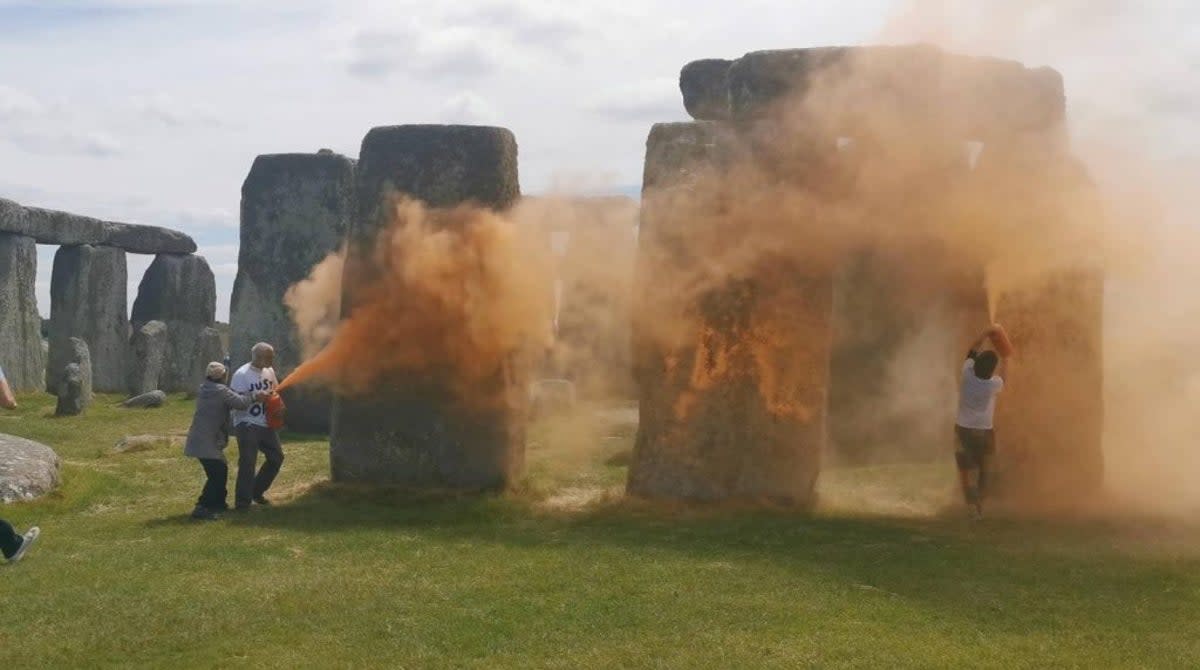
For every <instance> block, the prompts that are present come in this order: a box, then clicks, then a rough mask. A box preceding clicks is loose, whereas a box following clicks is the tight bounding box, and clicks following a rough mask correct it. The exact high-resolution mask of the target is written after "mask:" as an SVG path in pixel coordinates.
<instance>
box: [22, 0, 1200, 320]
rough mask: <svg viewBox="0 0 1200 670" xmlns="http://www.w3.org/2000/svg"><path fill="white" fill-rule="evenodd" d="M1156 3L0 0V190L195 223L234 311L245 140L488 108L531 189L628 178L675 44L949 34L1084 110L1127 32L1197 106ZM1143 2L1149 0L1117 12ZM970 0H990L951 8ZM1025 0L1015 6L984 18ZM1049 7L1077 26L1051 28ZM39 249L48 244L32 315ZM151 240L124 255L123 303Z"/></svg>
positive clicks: (1182, 57) (86, 208)
mask: <svg viewBox="0 0 1200 670" xmlns="http://www.w3.org/2000/svg"><path fill="white" fill-rule="evenodd" d="M1158 2H1159V3H1160V4H1154V3H1123V2H1121V1H1120V0H1088V1H1087V2H1082V1H1081V0H1061V1H1060V2H1054V3H1030V2H1028V0H1004V2H1000V0H980V2H975V3H969V2H965V1H964V2H958V3H956V2H954V1H953V0H938V1H936V2H929V1H925V2H907V1H903V0H841V1H840V2H828V1H827V0H778V1H777V0H740V1H739V2H728V0H724V1H722V2H711V1H708V0H690V1H684V0H679V1H667V0H662V1H654V2H650V1H647V2H637V3H616V2H611V1H606V2H592V1H590V0H588V1H580V2H545V1H538V0H457V1H456V2H453V3H449V2H443V3H430V2H427V1H421V2H407V1H405V0H398V1H391V2H371V1H367V0H286V1H283V0H281V1H277V2H264V1H258V0H240V1H238V2H221V1H206V2H168V1H166V0H161V1H154V0H142V1H136V0H43V1H36V2H34V1H27V0H16V1H12V0H0V34H3V35H4V38H3V40H0V197H6V198H9V199H13V200H16V201H18V202H20V203H22V204H27V205H37V206H43V207H51V208H57V209H64V210H67V211H71V212H76V213H80V214H87V215H91V216H97V217H101V218H109V219H113V220H120V221H128V222H133V223H144V224H153V225H159V226H167V227H170V228H176V229H179V230H182V231H184V232H187V233H188V234H190V235H192V236H193V237H194V238H195V239H196V241H197V243H198V244H199V246H200V253H201V254H202V255H204V256H205V257H206V258H207V259H208V261H209V263H210V265H211V266H212V268H213V271H214V273H215V275H216V278H217V291H218V304H217V317H218V319H220V320H226V319H227V317H228V310H229V296H230V292H231V288H232V284H233V278H234V275H235V274H236V271H237V244H238V210H239V200H240V188H241V183H242V181H243V179H244V178H245V176H246V173H247V172H248V170H249V168H250V165H251V162H252V161H253V160H254V157H255V156H256V155H258V154H263V153H279V152H312V151H316V150H318V149H320V148H326V147H327V148H331V149H333V150H335V151H338V152H340V153H343V154H346V155H348V156H351V157H355V156H357V154H358V147H359V143H360V141H361V139H362V137H363V135H364V134H365V133H366V132H367V130H369V129H370V128H371V127H373V126H379V125H393V124H403V123H481V124H494V125H502V126H506V127H508V128H510V129H512V130H513V132H514V133H515V134H516V136H517V141H518V144H519V151H520V168H519V169H520V175H521V185H522V190H523V191H524V192H525V193H533V194H536V193H545V192H549V191H553V190H559V191H571V192H589V193H591V192H597V193H626V194H636V193H637V191H638V189H639V188H640V181H641V169H642V159H643V154H644V147H645V140H646V135H647V133H648V131H649V129H650V126H651V125H652V124H653V123H655V122H660V121H682V120H686V118H687V117H686V114H685V112H684V110H683V105H682V100H681V98H680V94H679V91H678V86H677V78H678V73H679V69H680V67H681V66H682V65H684V64H685V63H687V62H688V61H691V60H695V59H698V58H709V57H724V58H735V57H737V56H740V55H742V54H743V53H746V52H749V51H754V50H759V49H768V48H786V47H805V46H818V45H828V44H862V43H868V42H872V41H875V40H880V39H884V40H889V39H891V38H895V40H896V41H907V40H908V39H909V38H911V37H912V36H914V35H916V36H919V37H922V38H929V39H935V40H937V39H945V38H947V33H953V35H951V37H952V39H956V40H959V41H961V42H962V43H963V46H964V47H971V48H973V49H974V50H979V51H983V52H993V53H995V54H996V55H1005V56H1014V57H1021V58H1023V59H1025V60H1026V61H1027V62H1028V63H1029V64H1031V65H1041V64H1052V65H1056V66H1059V67H1060V69H1063V70H1064V72H1065V74H1066V75H1067V77H1068V89H1069V91H1070V89H1071V86H1072V83H1073V77H1078V79H1079V80H1080V81H1082V82H1083V86H1082V88H1084V89H1086V90H1088V91H1094V92H1096V95H1095V96H1093V97H1091V98H1089V97H1088V96H1086V95H1085V96H1083V97H1082V98H1073V99H1072V101H1073V105H1074V106H1075V107H1076V108H1079V109H1073V110H1072V113H1073V114H1074V115H1075V117H1077V118H1079V119H1082V121H1081V123H1080V124H1079V126H1080V128H1081V130H1080V132H1088V131H1089V129H1091V130H1092V131H1093V132H1105V131H1104V129H1105V128H1111V127H1112V126H1111V125H1110V124H1114V123H1115V124H1120V123H1126V125H1128V124H1136V123H1137V120H1138V119H1139V118H1141V117H1139V115H1143V116H1144V115H1145V114H1147V113H1150V112H1147V111H1146V109H1145V107H1144V105H1142V104H1141V103H1142V102H1144V101H1142V100H1140V99H1139V100H1138V105H1137V106H1136V107H1130V103H1131V102H1132V101H1130V100H1124V101H1122V100H1120V99H1119V98H1120V96H1122V95H1125V96H1128V95H1131V94H1132V93H1131V92H1134V93H1136V94H1138V95H1141V94H1142V93H1145V91H1140V92H1138V90H1137V87H1138V86H1140V85H1143V84H1146V77H1144V76H1143V75H1142V73H1140V72H1138V71H1137V70H1136V68H1135V70H1134V75H1130V76H1135V75H1136V81H1121V76H1123V75H1122V73H1120V72H1113V71H1112V67H1111V63H1112V61H1111V60H1109V59H1101V60H1100V61H1096V60H1090V59H1088V58H1083V57H1080V55H1081V54H1086V53H1089V50H1091V53H1095V51H1094V50H1095V49H1096V48H1097V47H1102V46H1103V45H1105V44H1109V45H1111V48H1112V49H1114V50H1129V54H1130V55H1129V58H1128V60H1129V62H1130V63H1136V64H1139V66H1145V67H1148V68H1159V69H1161V70H1162V71H1161V72H1158V73H1157V75H1158V76H1159V77H1160V78H1161V79H1162V81H1158V82H1157V84H1156V83H1155V81H1150V83H1149V84H1146V85H1149V86H1152V88H1153V90H1152V91H1150V92H1149V95H1150V98H1151V99H1152V101H1153V102H1154V104H1157V105H1161V108H1159V109H1157V110H1156V111H1155V112H1154V113H1162V114H1166V115H1167V116H1170V114H1171V113H1172V110H1174V113H1175V116H1176V117H1178V118H1177V122H1178V127H1179V128H1180V129H1183V128H1185V127H1186V128H1190V125H1191V122H1192V120H1193V119H1194V118H1195V117H1194V114H1193V112H1194V109H1195V108H1194V106H1193V105H1194V103H1195V102H1196V101H1195V100H1194V99H1193V98H1194V96H1195V95H1196V94H1194V93H1192V92H1190V91H1189V90H1187V87H1186V86H1183V85H1181V83H1179V82H1181V80H1180V79H1175V80H1174V81H1175V82H1177V83H1174V84H1172V80H1171V78H1172V77H1177V78H1179V77H1181V78H1182V81H1186V80H1188V79H1190V73H1191V72H1194V71H1195V69H1194V66H1195V64H1196V57H1195V53H1194V52H1195V49H1194V48H1192V47H1190V46H1189V48H1188V49H1185V50H1183V51H1178V50H1177V49H1179V47H1180V45H1181V40H1183V41H1186V43H1187V45H1192V44H1193V43H1194V44H1200V39H1195V38H1196V37H1197V35H1196V29H1195V28H1193V27H1192V26H1197V25H1200V21H1196V20H1191V21H1188V20H1187V17H1188V16H1189V15H1191V16H1193V18H1195V17H1196V16H1197V15H1200V11H1198V10H1196V9H1193V8H1192V7H1191V5H1192V3H1191V2H1183V1H1177V0H1158ZM1145 4H1150V5H1151V6H1153V7H1158V10H1157V11H1152V12H1149V13H1143V14H1139V15H1138V16H1136V17H1130V16H1128V15H1125V14H1123V12H1126V11H1128V10H1129V8H1131V7H1139V6H1142V5H1145ZM968 5H970V6H972V7H976V8H978V7H984V8H985V9H986V10H987V11H984V12H983V13H982V14H980V15H968V14H964V13H963V8H964V7H967V6H968ZM1034 5H1052V6H1053V7H1052V8H1050V9H1044V10H1040V9H1038V7H1035V6H1034ZM1017 6H1020V7H1022V8H1023V11H1022V12H1013V13H1012V14H1013V18H1012V21H1011V22H1010V23H1011V25H1010V24H1008V23H1004V22H997V21H995V20H994V19H995V16H997V14H996V12H997V11H999V10H997V9H996V8H997V7H1004V8H1011V7H1017ZM988 7H990V9H987V8H988ZM1097 8H1099V9H1097ZM1024 10H1032V11H1024ZM1006 11H1007V10H1006ZM1001 15H1003V13H1002V14H1001ZM906 17H907V18H906ZM931 17H932V18H931ZM906 20H908V21H909V23H905V21H906ZM969 20H970V21H974V23H973V24H971V26H970V27H969V28H968V27H967V24H968V21H969ZM1039 22H1040V23H1039ZM1064 22H1070V24H1071V27H1072V29H1071V31H1070V39H1071V40H1076V41H1083V43H1082V44H1076V43H1074V42H1071V41H1070V40H1063V39H1059V37H1061V36H1062V34H1063V31H1062V30H1061V26H1062V25H1063V23H1064ZM1089 22H1092V23H1089ZM1093 24H1094V25H1093ZM1114 26H1119V28H1114ZM1060 61H1061V62H1060ZM1097 62H1100V63H1104V66H1103V67H1100V66H1097ZM1124 74H1125V75H1128V74H1129V73H1124ZM1151 74H1153V73H1151ZM1155 96H1158V97H1159V98H1161V99H1158V98H1155ZM1106 97H1107V98H1111V99H1110V100H1107V101H1106V100H1105V98H1106ZM1080 100H1082V101H1083V103H1084V104H1082V105H1080V104H1077V103H1078V102H1079V101H1080ZM1089 101H1098V102H1096V104H1093V105H1091V107H1090V108H1089V107H1088V104H1087V103H1088V102H1089ZM1089 109H1092V110H1095V109H1100V110H1101V113H1099V114H1093V116H1092V117H1089V116H1088V113H1089ZM1152 111H1154V110H1152ZM1089 119H1091V120H1093V121H1095V122H1094V123H1089V122H1088V121H1089ZM1155 127H1156V128H1159V130H1160V131H1161V130H1162V129H1163V127H1162V126H1159V125H1156V126H1155ZM1184 134H1186V135H1189V136H1194V132H1191V133H1184ZM1143 139H1144V140H1145V141H1147V142H1163V144H1164V147H1165V148H1164V153H1165V154H1170V153H1171V152H1173V151H1174V152H1181V153H1183V154H1189V152H1192V149H1191V145H1190V144H1189V143H1187V142H1180V141H1177V140H1171V141H1168V140H1164V139H1163V138H1161V137H1157V136H1154V137H1145V138H1143ZM1168 157H1169V156H1168ZM53 253H54V248H53V247H41V248H40V254H39V268H38V275H39V283H38V300H39V308H40V311H41V312H42V313H43V314H47V313H48V312H49V285H48V284H49V276H50V265H51V259H52V256H53ZM150 260H151V258H150V257H148V256H137V255H132V254H131V255H130V256H129V277H130V285H131V292H130V305H132V302H133V297H134V295H135V292H136V284H137V282H138V281H139V280H140V278H141V275H142V273H143V271H144V270H145V268H146V266H147V265H148V264H149V262H150Z"/></svg>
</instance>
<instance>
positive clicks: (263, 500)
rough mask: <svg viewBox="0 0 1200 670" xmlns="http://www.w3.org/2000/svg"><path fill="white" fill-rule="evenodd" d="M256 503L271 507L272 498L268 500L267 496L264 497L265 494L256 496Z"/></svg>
mask: <svg viewBox="0 0 1200 670" xmlns="http://www.w3.org/2000/svg"><path fill="white" fill-rule="evenodd" d="M254 504H256V505H262V506H263V507H270V506H271V501H270V500H267V499H266V498H265V497H263V496H254Z"/></svg>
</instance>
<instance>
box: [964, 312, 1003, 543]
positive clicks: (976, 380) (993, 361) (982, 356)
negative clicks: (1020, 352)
mask: <svg viewBox="0 0 1200 670" xmlns="http://www.w3.org/2000/svg"><path fill="white" fill-rule="evenodd" d="M1001 332H1003V331H1002V330H1001V328H1000V326H999V325H998V324H992V325H991V326H989V327H988V328H987V330H985V331H983V334H982V335H980V336H979V339H977V340H975V342H974V343H973V344H972V345H971V349H970V351H969V352H968V353H967V360H966V361H965V362H964V363H963V367H962V383H961V386H960V387H959V391H958V416H957V418H956V419H955V422H954V424H955V425H954V433H955V435H956V436H957V437H958V450H957V451H955V453H954V460H955V462H956V463H957V465H958V479H959V484H960V485H961V486H962V492H963V498H965V499H966V502H967V505H968V506H969V507H970V508H971V513H972V516H974V517H975V518H977V519H978V518H980V517H981V516H982V515H983V495H984V487H985V484H986V483H987V469H988V461H989V460H990V459H991V457H992V455H993V454H994V453H995V451H996V435H995V432H994V430H993V426H992V417H993V415H994V414H995V411H996V395H997V394H998V393H1000V391H1001V389H1003V388H1004V380H1003V379H1002V378H1001V376H1000V375H1001V373H1002V372H1003V369H1004V359H1003V358H1001V357H1000V356H999V355H997V353H996V352H995V351H984V350H983V344H984V342H986V341H987V340H988V339H989V338H991V337H992V336H993V335H996V334H998V333H1001Z"/></svg>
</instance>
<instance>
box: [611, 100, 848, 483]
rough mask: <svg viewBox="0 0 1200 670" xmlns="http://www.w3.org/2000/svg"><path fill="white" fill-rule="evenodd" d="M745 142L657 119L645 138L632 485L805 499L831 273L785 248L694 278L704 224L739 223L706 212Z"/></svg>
mask: <svg viewBox="0 0 1200 670" xmlns="http://www.w3.org/2000/svg"><path fill="white" fill-rule="evenodd" d="M740 145H741V141H740V140H739V138H738V137H736V136H735V135H734V131H733V129H731V128H729V127H726V126H724V125H722V124H719V123H686V124H659V125H656V126H655V127H654V129H653V130H652V131H651V133H650V138H649V140H648V142H647V146H646V168H645V177H644V181H643V207H642V218H641V222H642V223H641V229H640V233H639V238H638V267H637V278H636V281H635V289H634V295H635V296H636V301H637V304H636V305H635V307H634V360H635V363H634V365H635V368H634V369H635V378H636V380H637V383H638V386H639V389H640V394H641V399H640V412H641V417H640V422H639V425H638V435H637V442H636V444H635V447H634V454H633V461H632V463H631V465H630V470H629V481H628V490H629V492H630V493H632V494H635V495H641V496H646V497H654V498H678V499H699V500H728V499H744V500H772V501H777V502H782V503H785V504H795V505H809V504H811V502H812V500H813V487H814V484H815V482H816V478H817V474H818V473H819V471H820V461H821V452H822V449H823V447H824V440H825V430H826V428H825V414H826V404H827V399H826V394H827V389H828V385H829V354H830V345H831V335H830V322H831V312H832V301H833V281H832V277H831V276H830V274H829V272H828V271H827V270H825V269H824V268H805V267H802V266H800V264H799V263H797V262H795V261H793V260H792V259H788V258H786V257H782V256H781V257H778V258H773V259H764V261H763V262H760V263H757V264H756V265H754V266H753V267H752V268H744V269H743V270H742V271H741V272H740V273H739V274H737V275H730V276H711V277H704V276H701V275H699V274H697V272H698V271H699V270H700V268H703V267H704V264H703V263H702V262H698V257H703V256H704V255H705V253H706V248H705V247H704V246H703V243H699V242H695V241H694V240H695V239H701V238H702V237H707V238H708V239H709V240H710V241H711V240H713V239H714V236H713V235H712V234H711V232H712V231H708V230H702V229H700V228H699V227H702V226H716V225H726V226H729V229H728V230H727V231H726V232H729V233H730V234H734V233H737V232H739V231H740V226H739V225H738V223H739V222H721V221H719V219H717V218H714V217H713V216H712V213H713V212H717V211H719V208H718V206H717V205H718V203H719V202H720V201H721V198H722V194H721V193H719V191H721V190H722V189H721V182H722V180H723V179H724V178H725V175H727V174H729V173H730V172H731V171H732V170H734V169H735V168H734V166H735V165H737V161H739V160H741V159H742V157H741V156H740V155H739V154H740V153H741V152H742V149H741V146H740ZM733 197H736V194H735V195H734V196H733ZM745 223H749V222H745ZM730 224H732V225H730ZM715 239H720V235H717V236H715ZM697 279H702V280H703V281H702V282H701V283H702V284H703V286H704V288H700V289H696V288H694V287H695V286H696V283H697V282H696V280H697Z"/></svg>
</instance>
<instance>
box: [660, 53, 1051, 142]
mask: <svg viewBox="0 0 1200 670" xmlns="http://www.w3.org/2000/svg"><path fill="white" fill-rule="evenodd" d="M705 63H708V64H705ZM684 72H685V73H686V74H687V76H686V77H682V76H681V80H680V81H681V88H682V89H683V94H684V99H685V104H686V106H687V108H688V111H689V112H691V113H692V114H693V117H694V118H698V119H708V120H722V119H727V118H733V119H738V120H749V119H758V118H764V117H766V116H769V115H771V114H772V113H773V112H774V111H775V107H776V106H777V105H778V104H779V103H781V102H784V101H786V102H787V103H788V104H789V106H790V109H792V110H793V111H794V112H805V113H809V114H811V115H812V116H813V117H814V118H815V119H816V121H817V122H819V123H821V124H822V125H829V126H830V127H829V134H831V135H835V136H836V135H838V134H841V135H849V136H853V135H856V134H859V133H861V132H864V131H868V132H869V131H872V130H879V128H878V124H879V123H881V122H885V121H886V122H888V123H897V122H904V123H911V124H912V127H913V128H915V129H926V130H929V131H936V132H939V133H943V134H946V135H949V136H956V137H972V138H977V139H984V138H991V137H996V136H1005V135H1008V134H1011V133H1015V132H1026V131H1030V130H1037V129H1044V128H1050V127H1053V126H1056V125H1059V124H1061V123H1062V122H1063V120H1064V118H1065V114H1066V96H1065V94H1064V92H1063V82H1062V77H1061V76H1060V75H1059V74H1058V72H1056V71H1054V70H1052V69H1050V68H1036V69H1030V68H1026V67H1024V66H1023V65H1021V64H1020V63H1017V62H1015V61H1006V60H1001V59H996V58H976V57H969V56H962V55H958V54H951V53H947V52H943V51H941V50H939V49H937V48H935V47H931V46H925V45H912V46H873V47H819V48H812V49H784V50H776V51H757V52H753V53H749V54H746V55H745V56H743V57H742V58H739V59H737V60H736V61H734V62H733V63H732V64H731V65H730V66H729V67H728V70H727V71H724V72H723V71H722V70H721V68H719V67H717V66H716V65H715V64H712V61H707V62H706V61H700V62H698V63H696V64H690V65H688V66H686V67H685V68H684ZM722 78H724V79H725V80H726V81H727V88H725V89H722V86H721V80H722ZM726 100H727V101H728V102H726ZM801 101H808V102H809V103H811V104H810V106H809V109H807V110H803V109H802V108H801V105H800V104H799V103H800V102H801ZM877 110H885V112H884V113H883V114H881V113H880V112H879V111H877ZM885 115H886V119H884V118H881V117H883V116H885Z"/></svg>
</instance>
